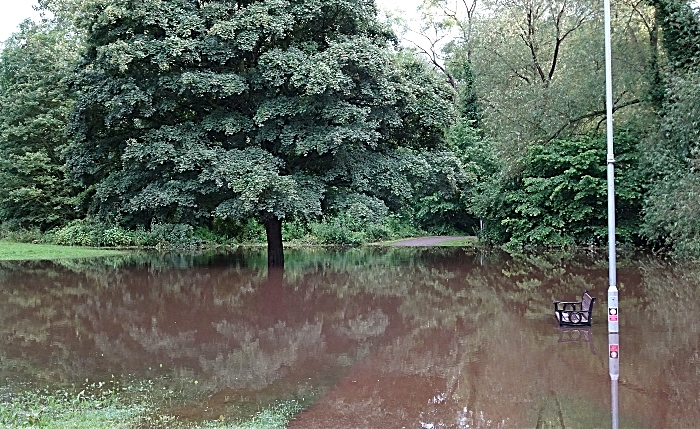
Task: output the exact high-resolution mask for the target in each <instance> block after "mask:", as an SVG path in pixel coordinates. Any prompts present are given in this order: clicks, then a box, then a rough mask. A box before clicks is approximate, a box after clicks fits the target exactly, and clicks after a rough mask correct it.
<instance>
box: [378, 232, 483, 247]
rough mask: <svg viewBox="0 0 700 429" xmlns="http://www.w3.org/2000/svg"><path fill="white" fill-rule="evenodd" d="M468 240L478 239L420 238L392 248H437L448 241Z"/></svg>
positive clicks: (463, 236) (461, 237)
mask: <svg viewBox="0 0 700 429" xmlns="http://www.w3.org/2000/svg"><path fill="white" fill-rule="evenodd" d="M467 238H476V237H474V236H468V235H451V236H442V237H420V238H411V239H409V240H401V241H397V242H395V243H392V244H391V245H392V246H407V247H411V246H412V247H422V246H435V245H438V244H440V243H444V242H446V241H455V240H465V239H467Z"/></svg>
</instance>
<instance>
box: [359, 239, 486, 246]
mask: <svg viewBox="0 0 700 429" xmlns="http://www.w3.org/2000/svg"><path fill="white" fill-rule="evenodd" d="M416 238H421V237H407V238H398V239H396V240H387V241H379V242H376V243H370V244H369V245H370V246H392V245H394V244H395V243H399V242H401V241H406V240H412V239H416ZM478 244H479V239H478V238H476V237H469V238H465V239H462V240H449V241H443V242H442V243H438V244H434V245H432V246H431V247H474V246H476V245H478Z"/></svg>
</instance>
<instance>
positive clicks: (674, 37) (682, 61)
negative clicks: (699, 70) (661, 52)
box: [650, 0, 700, 70]
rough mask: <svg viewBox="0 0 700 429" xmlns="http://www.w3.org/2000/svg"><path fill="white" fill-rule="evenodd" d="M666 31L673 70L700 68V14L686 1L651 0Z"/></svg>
mask: <svg viewBox="0 0 700 429" xmlns="http://www.w3.org/2000/svg"><path fill="white" fill-rule="evenodd" d="M650 3H651V4H652V5H653V6H654V7H655V8H656V16H657V19H658V22H659V24H660V26H661V28H662V30H663V44H664V47H665V49H666V53H667V55H668V64H669V66H670V67H671V68H672V69H673V70H687V69H691V68H694V67H697V66H699V65H700V12H698V9H697V7H695V8H693V5H692V4H691V2H689V1H686V0H650Z"/></svg>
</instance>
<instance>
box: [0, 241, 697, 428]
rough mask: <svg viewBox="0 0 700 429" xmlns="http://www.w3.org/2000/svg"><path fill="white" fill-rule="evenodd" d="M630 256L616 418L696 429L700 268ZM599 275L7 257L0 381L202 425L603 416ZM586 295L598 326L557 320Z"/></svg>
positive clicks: (331, 258) (443, 253) (339, 259)
mask: <svg viewBox="0 0 700 429" xmlns="http://www.w3.org/2000/svg"><path fill="white" fill-rule="evenodd" d="M619 264H620V266H619V270H618V281H619V283H620V284H619V288H620V359H619V363H620V381H619V386H618V388H619V406H618V413H619V416H618V417H619V424H620V427H622V428H654V429H658V428H695V427H700V423H698V422H700V317H698V315H699V314H700V312H698V305H699V304H700V269H699V268H697V267H687V266H686V267H683V266H678V265H675V264H673V263H670V262H666V261H663V260H660V259H657V258H654V257H650V256H625V255H621V256H620V261H619ZM607 283H608V280H607V262H606V260H605V255H604V254H559V255H554V254H550V255H544V256H542V255H540V256H533V255H526V256H512V255H507V254H503V253H498V252H487V253H479V252H475V251H467V250H462V249H425V248H424V249H407V248H391V249H381V248H375V249H361V250H345V251H330V250H304V251H301V250H299V251H288V254H287V264H286V269H285V270H284V272H281V271H273V272H268V271H267V269H266V267H265V259H264V255H262V254H261V253H259V252H256V251H240V252H236V253H231V254H224V255H221V254H219V255H211V254H200V255H183V254H168V255H142V254H138V255H130V256H128V257H121V258H103V259H91V260H74V261H60V262H2V263H0V339H1V343H0V344H1V345H0V383H3V384H5V388H7V389H21V388H23V386H35V385H38V386H44V385H50V386H64V385H71V384H76V383H77V384H79V383H81V382H84V381H85V379H90V380H109V379H112V378H113V377H116V378H119V379H123V378H130V379H136V380H138V379H148V380H154V382H155V383H156V385H159V384H158V383H161V384H163V388H173V386H177V388H178V389H180V390H179V391H181V392H185V394H184V395H183V398H182V399H181V400H179V401H175V402H172V403H169V404H164V405H163V406H164V409H165V410H166V412H168V413H170V414H172V415H175V416H178V418H180V419H184V420H188V419H189V420H194V421H199V420H206V419H215V418H217V417H219V416H234V415H241V414H245V413H246V412H251V410H255V409H259V408H260V407H265V406H267V405H269V404H272V403H274V402H275V401H280V400H288V399H293V398H297V399H303V400H306V401H307V402H308V401H310V406H309V407H308V408H307V409H306V410H305V411H304V412H302V413H301V414H300V415H298V416H297V418H296V419H295V420H294V421H293V422H292V423H291V425H290V427H291V428H564V427H565V428H609V427H611V425H612V409H611V381H610V376H609V374H608V372H609V370H608V362H609V357H608V335H607V324H606V323H605V317H606V313H605V312H606V310H607V309H606V292H607ZM585 289H588V290H589V291H590V292H591V294H592V295H593V296H595V297H596V298H597V302H596V305H595V307H594V316H593V327H592V329H591V330H590V331H587V330H586V331H576V332H571V331H561V330H560V329H559V328H558V327H557V326H556V325H555V323H554V316H553V312H552V303H551V302H552V300H555V299H559V300H571V299H574V298H576V297H577V296H580V294H581V293H582V292H583V290H585ZM309 398H311V399H309Z"/></svg>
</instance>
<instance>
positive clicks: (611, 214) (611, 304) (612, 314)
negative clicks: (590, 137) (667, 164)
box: [603, 0, 619, 332]
mask: <svg viewBox="0 0 700 429" xmlns="http://www.w3.org/2000/svg"><path fill="white" fill-rule="evenodd" d="M603 7H604V9H605V106H606V112H607V127H606V130H607V137H608V270H609V278H610V285H609V287H608V332H619V322H618V306H617V299H618V296H617V294H618V291H617V259H616V247H615V154H614V150H613V98H612V47H611V42H610V0H604V2H603Z"/></svg>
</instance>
